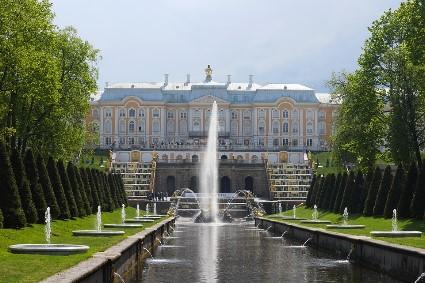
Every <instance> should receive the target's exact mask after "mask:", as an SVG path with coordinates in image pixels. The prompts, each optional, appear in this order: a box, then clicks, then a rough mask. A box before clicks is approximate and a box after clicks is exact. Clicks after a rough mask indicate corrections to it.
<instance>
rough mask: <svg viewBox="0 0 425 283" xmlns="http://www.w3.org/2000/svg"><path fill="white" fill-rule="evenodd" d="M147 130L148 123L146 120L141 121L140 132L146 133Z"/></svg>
mask: <svg viewBox="0 0 425 283" xmlns="http://www.w3.org/2000/svg"><path fill="white" fill-rule="evenodd" d="M145 128H146V121H145V120H142V121H140V127H139V132H144V131H145Z"/></svg>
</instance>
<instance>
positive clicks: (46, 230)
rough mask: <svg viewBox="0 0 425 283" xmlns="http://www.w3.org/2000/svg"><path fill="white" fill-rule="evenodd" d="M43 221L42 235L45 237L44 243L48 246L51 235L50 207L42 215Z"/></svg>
mask: <svg viewBox="0 0 425 283" xmlns="http://www.w3.org/2000/svg"><path fill="white" fill-rule="evenodd" d="M44 221H45V223H46V225H45V226H44V235H45V237H46V242H47V243H48V244H50V237H51V235H52V228H51V226H50V224H51V223H52V217H51V216H50V207H47V209H46V212H45V213H44Z"/></svg>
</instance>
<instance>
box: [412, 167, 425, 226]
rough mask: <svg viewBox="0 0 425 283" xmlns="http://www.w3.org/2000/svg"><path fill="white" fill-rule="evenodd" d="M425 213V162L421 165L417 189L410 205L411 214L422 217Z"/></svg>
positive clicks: (417, 217) (418, 217)
mask: <svg viewBox="0 0 425 283" xmlns="http://www.w3.org/2000/svg"><path fill="white" fill-rule="evenodd" d="M424 213H425V164H424V165H422V166H421V167H420V171H419V174H418V179H417V181H416V190H415V193H414V196H413V200H412V203H411V205H410V215H411V216H412V217H414V218H416V219H422V218H423V217H424Z"/></svg>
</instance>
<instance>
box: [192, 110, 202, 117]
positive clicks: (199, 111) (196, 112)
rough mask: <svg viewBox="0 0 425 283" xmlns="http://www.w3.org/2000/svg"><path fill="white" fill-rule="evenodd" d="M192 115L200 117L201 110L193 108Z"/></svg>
mask: <svg viewBox="0 0 425 283" xmlns="http://www.w3.org/2000/svg"><path fill="white" fill-rule="evenodd" d="M193 117H195V118H199V117H201V110H199V109H195V110H194V111H193Z"/></svg>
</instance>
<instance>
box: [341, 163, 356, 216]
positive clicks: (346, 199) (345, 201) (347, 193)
mask: <svg viewBox="0 0 425 283" xmlns="http://www.w3.org/2000/svg"><path fill="white" fill-rule="evenodd" d="M354 178H355V176H354V171H350V174H348V178H347V183H346V184H345V188H344V194H343V195H342V200H341V206H340V207H339V212H340V213H341V212H343V211H344V209H345V208H346V207H348V206H349V205H350V200H351V193H352V192H353V190H354Z"/></svg>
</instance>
